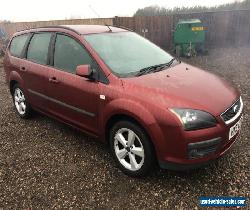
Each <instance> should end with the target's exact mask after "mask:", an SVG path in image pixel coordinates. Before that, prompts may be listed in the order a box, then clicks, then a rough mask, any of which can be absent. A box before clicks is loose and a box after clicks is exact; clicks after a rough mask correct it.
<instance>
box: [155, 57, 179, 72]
mask: <svg viewBox="0 0 250 210" xmlns="http://www.w3.org/2000/svg"><path fill="white" fill-rule="evenodd" d="M175 60H176V61H179V60H177V59H176V58H172V59H171V60H170V61H169V62H168V63H165V64H162V65H161V66H159V67H158V68H157V69H156V70H155V71H154V72H158V71H161V70H163V69H166V68H167V67H170V66H171V65H172V64H173V62H174V61H175ZM179 62H180V61H179Z"/></svg>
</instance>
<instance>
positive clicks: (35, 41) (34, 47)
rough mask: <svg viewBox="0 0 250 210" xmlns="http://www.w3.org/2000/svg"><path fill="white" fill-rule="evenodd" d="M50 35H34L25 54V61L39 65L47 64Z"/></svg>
mask: <svg viewBox="0 0 250 210" xmlns="http://www.w3.org/2000/svg"><path fill="white" fill-rule="evenodd" d="M50 37H51V33H39V34H34V35H33V37H32V39H31V41H30V44H29V49H28V52H27V59H28V60H31V61H34V62H36V63H40V64H47V56H48V50H49V42H50Z"/></svg>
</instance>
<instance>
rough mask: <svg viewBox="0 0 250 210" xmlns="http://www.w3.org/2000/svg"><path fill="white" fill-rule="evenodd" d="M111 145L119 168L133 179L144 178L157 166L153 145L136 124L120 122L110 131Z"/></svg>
mask: <svg viewBox="0 0 250 210" xmlns="http://www.w3.org/2000/svg"><path fill="white" fill-rule="evenodd" d="M109 143H110V144H109V145H110V149H111V153H112V156H113V157H114V159H115V161H116V163H117V164H118V166H119V168H120V169H121V170H122V171H123V172H124V173H125V174H126V175H129V176H132V177H143V176H146V175H148V174H149V173H150V172H153V171H154V168H155V166H156V158H155V152H154V148H153V144H152V143H151V141H150V140H149V138H148V136H147V134H146V133H145V131H144V130H143V129H142V128H141V127H140V126H139V125H137V124H136V123H134V122H130V121H119V122H117V123H116V124H115V125H114V126H113V127H112V128H111V130H110V135H109Z"/></svg>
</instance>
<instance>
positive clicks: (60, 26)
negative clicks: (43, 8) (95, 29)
mask: <svg viewBox="0 0 250 210" xmlns="http://www.w3.org/2000/svg"><path fill="white" fill-rule="evenodd" d="M42 28H44V29H45V28H62V29H67V30H70V31H73V32H75V33H77V34H78V35H81V34H80V33H79V32H78V31H76V30H74V29H73V28H70V27H68V26H63V25H56V26H41V27H34V28H26V29H23V30H20V31H17V32H22V31H26V30H32V29H42Z"/></svg>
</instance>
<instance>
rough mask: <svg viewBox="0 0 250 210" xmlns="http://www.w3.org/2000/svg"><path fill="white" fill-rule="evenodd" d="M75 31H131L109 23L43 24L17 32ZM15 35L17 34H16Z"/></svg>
mask: <svg viewBox="0 0 250 210" xmlns="http://www.w3.org/2000/svg"><path fill="white" fill-rule="evenodd" d="M65 30H68V31H73V32H75V33H77V34H78V35H86V34H99V33H107V32H113V33H115V32H125V31H130V30H129V29H126V28H119V27H114V26H107V25H58V26H43V27H38V28H31V29H26V30H23V31H19V32H17V33H16V35H17V34H18V35H19V34H22V33H28V32H39V31H60V32H61V31H65ZM14 36H15V35H14Z"/></svg>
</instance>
